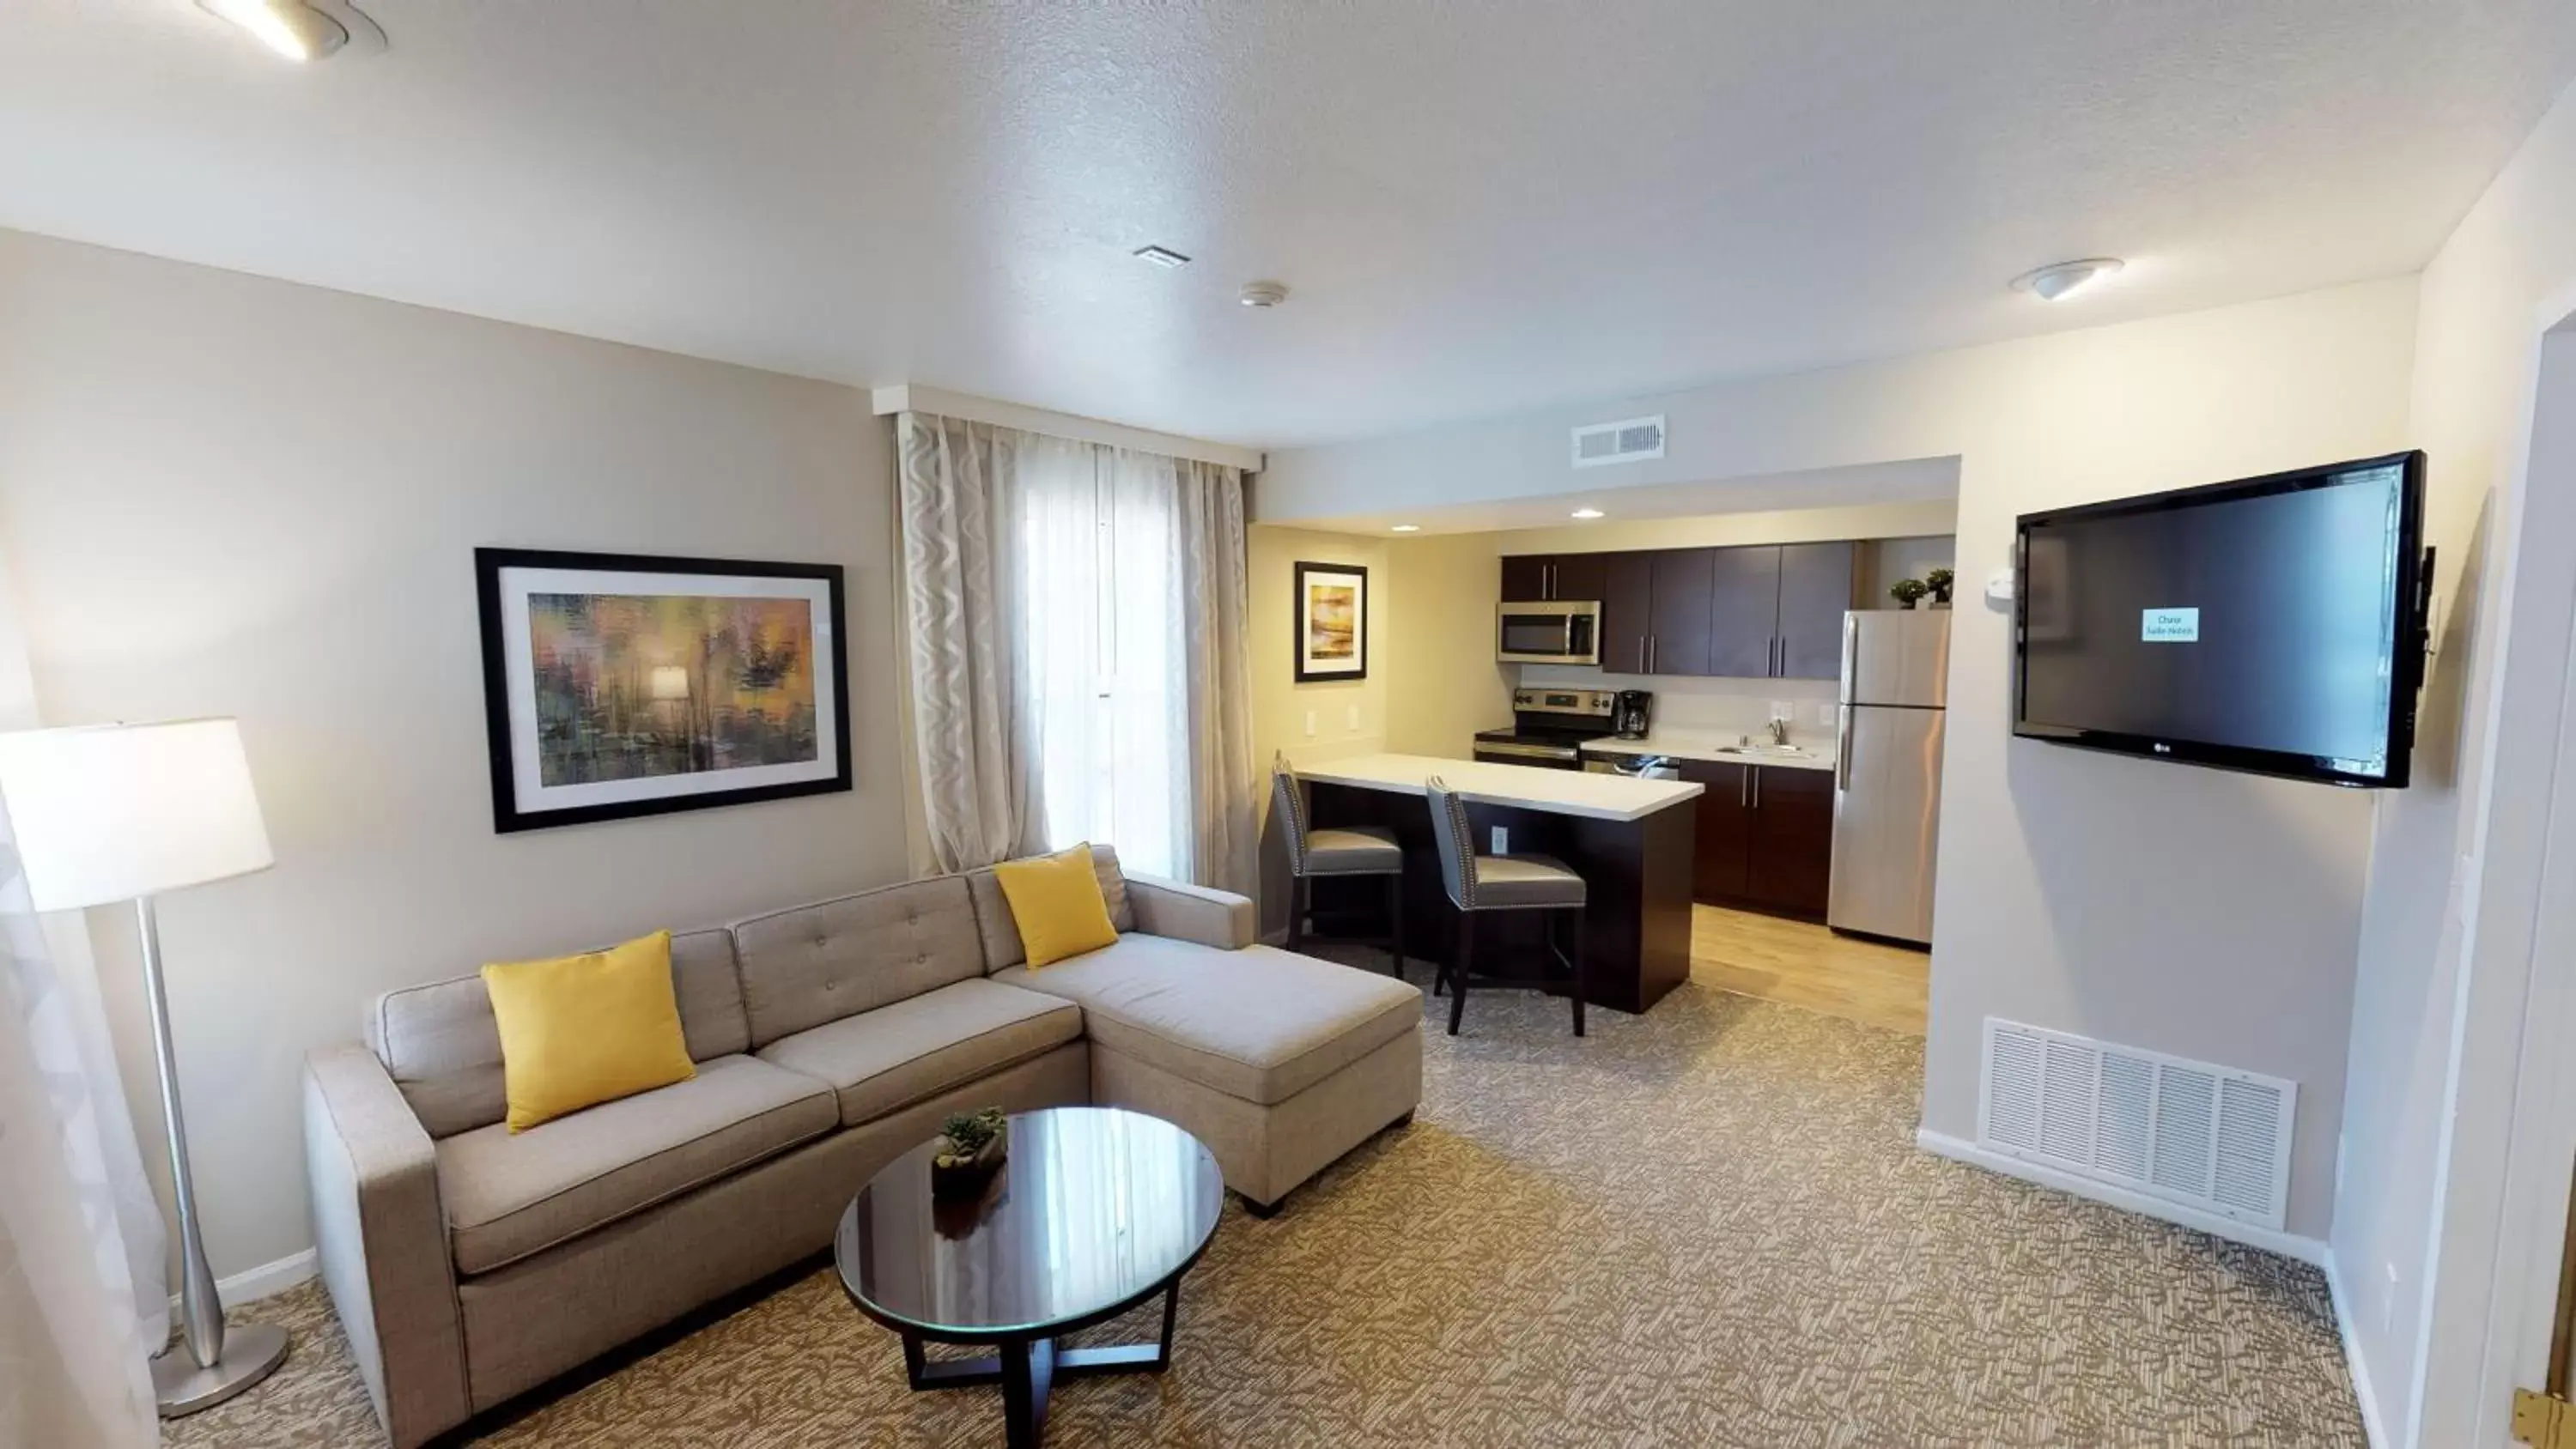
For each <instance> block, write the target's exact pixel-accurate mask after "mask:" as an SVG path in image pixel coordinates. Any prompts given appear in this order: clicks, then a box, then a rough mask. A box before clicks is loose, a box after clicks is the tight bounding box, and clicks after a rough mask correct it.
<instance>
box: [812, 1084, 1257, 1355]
mask: <svg viewBox="0 0 2576 1449" xmlns="http://www.w3.org/2000/svg"><path fill="white" fill-rule="evenodd" d="M938 1147H939V1140H938V1139H937V1138H933V1139H932V1140H931V1141H929V1142H925V1143H923V1144H922V1145H921V1146H919V1147H916V1148H914V1149H913V1150H912V1151H910V1152H907V1153H905V1154H904V1155H903V1156H901V1157H898V1158H896V1159H895V1160H894V1161H893V1162H891V1163H889V1164H887V1165H886V1167H885V1169H884V1170H883V1171H881V1172H879V1173H878V1174H877V1175H876V1176H875V1177H873V1178H871V1179H869V1180H868V1185H867V1186H866V1187H863V1188H861V1189H859V1195H858V1197H857V1198H856V1199H855V1200H853V1201H852V1202H851V1204H850V1207H849V1210H848V1211H847V1212H845V1213H843V1214H842V1215H841V1228H840V1232H839V1233H838V1234H837V1235H836V1236H835V1238H834V1239H833V1244H832V1259H833V1263H834V1265H835V1266H836V1267H837V1268H839V1270H840V1274H841V1283H842V1286H843V1287H845V1288H847V1289H848V1290H849V1293H850V1296H851V1298H853V1299H854V1300H856V1301H857V1302H858V1304H859V1306H860V1307H862V1308H865V1309H867V1310H868V1311H869V1312H870V1313H872V1314H874V1315H876V1316H877V1317H878V1318H880V1319H884V1320H887V1321H888V1322H890V1323H892V1324H894V1325H895V1326H896V1327H899V1328H909V1329H913V1330H917V1331H920V1332H922V1333H925V1334H928V1335H930V1336H934V1337H954V1338H957V1339H959V1340H961V1341H965V1342H980V1341H983V1340H984V1339H989V1338H994V1337H1013V1336H1017V1335H1021V1334H1043V1333H1045V1332H1046V1331H1047V1330H1049V1329H1052V1328H1062V1327H1071V1326H1078V1325H1079V1324H1080V1323H1081V1322H1082V1321H1083V1320H1085V1319H1086V1318H1088V1317H1090V1316H1091V1315H1094V1314H1098V1313H1101V1312H1102V1311H1104V1310H1106V1309H1109V1308H1113V1307H1116V1306H1118V1305H1120V1304H1123V1303H1127V1302H1129V1301H1131V1300H1135V1299H1139V1298H1141V1297H1143V1296H1144V1295H1146V1294H1149V1293H1151V1292H1152V1291H1153V1290H1155V1289H1156V1288H1159V1287H1161V1286H1163V1285H1164V1284H1165V1283H1167V1282H1169V1281H1170V1280H1171V1279H1173V1278H1174V1277H1176V1276H1177V1275H1178V1274H1179V1273H1180V1272H1181V1270H1182V1269H1184V1268H1186V1267H1188V1266H1189V1264H1190V1263H1191V1262H1192V1261H1194V1260H1195V1259H1196V1258H1197V1257H1198V1253H1199V1250H1200V1249H1202V1248H1204V1247H1206V1246H1207V1241H1208V1238H1209V1236H1210V1235H1211V1234H1213V1233H1214V1232H1215V1231H1216V1222H1217V1217H1218V1215H1219V1214H1220V1213H1221V1212H1222V1211H1223V1209H1224V1206H1225V1177H1224V1174H1223V1173H1221V1172H1219V1171H1218V1170H1217V1165H1216V1159H1215V1158H1214V1157H1212V1156H1210V1155H1209V1153H1208V1150H1207V1148H1206V1147H1204V1146H1202V1145H1201V1144H1200V1142H1199V1140H1198V1139H1197V1138H1195V1137H1192V1136H1191V1135H1190V1134H1189V1133H1187V1132H1185V1131H1183V1130H1181V1129H1180V1128H1179V1127H1177V1126H1175V1125H1173V1124H1172V1123H1169V1122H1166V1121H1164V1120H1162V1119H1161V1118H1159V1117H1148V1116H1146V1115H1144V1114H1143V1113H1141V1112H1128V1111H1124V1110H1121V1109H1119V1108H1116V1107H1053V1108H1049V1109H1047V1110H1045V1111H1040V1112H1021V1113H1016V1114H1014V1115H1013V1116H1012V1118H1011V1136H1010V1151H1009V1155H1008V1157H1007V1159H1006V1160H1005V1161H1004V1163H1003V1165H1002V1167H1001V1169H1000V1170H999V1171H998V1172H996V1173H995V1174H994V1181H993V1182H992V1183H991V1184H989V1185H988V1186H987V1187H986V1188H985V1190H984V1191H983V1192H982V1193H981V1194H979V1195H971V1196H969V1197H967V1198H965V1199H964V1200H962V1201H960V1200H945V1201H934V1200H933V1199H932V1197H931V1193H930V1159H931V1158H932V1157H933V1156H934V1155H936V1154H937V1152H938ZM979 1335H980V1337H979Z"/></svg>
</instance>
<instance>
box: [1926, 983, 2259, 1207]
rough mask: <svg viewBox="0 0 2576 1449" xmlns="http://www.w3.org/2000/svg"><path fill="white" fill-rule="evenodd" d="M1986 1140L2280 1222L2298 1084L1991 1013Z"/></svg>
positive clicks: (1980, 1125) (2048, 1161)
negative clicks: (2052, 1028) (2015, 1020)
mask: <svg viewBox="0 0 2576 1449" xmlns="http://www.w3.org/2000/svg"><path fill="white" fill-rule="evenodd" d="M1983 1087H1984V1090H1983V1091H1982V1092H1981V1093H1980V1095H1979V1102H1978V1108H1977V1141H1978V1143H1979V1145H1981V1146H1983V1147H1987V1148H1990V1149H1992V1150H1993V1151H1996V1152H2000V1153H2003V1154H2005V1155H2006V1156H2010V1157H2019V1158H2024V1159H2027V1160H2029V1161H2031V1162H2035V1163H2040V1164H2043V1165H2045V1166H2049V1167H2054V1168H2057V1169H2059V1170H2060V1171H2064V1172H2072V1173H2076V1174H2078V1175H2080V1176H2084V1177H2089V1178H2094V1179H2096V1180H2098V1181H2101V1182H2106V1183H2110V1184H2112V1185H2114V1186H2117V1187H2124V1188H2128V1189H2131V1190H2133V1191H2137V1192H2142V1193H2148V1194H2151V1195H2153V1196H2156V1197H2160V1198H2166V1199H2168V1200H2171V1201H2174V1202H2179V1203H2188V1204H2189V1205H2191V1206H2193V1207H2196V1208H2200V1209H2202V1210H2204V1211H2206V1212H2212V1213H2216V1214H2218V1215H2220V1216H2222V1217H2227V1218H2232V1219H2235V1220H2237V1221H2240V1222H2248V1223H2259V1224H2261V1225H2263V1226H2265V1227H2269V1228H2279V1227H2281V1226H2282V1217H2283V1214H2284V1213H2285V1212H2286V1211H2287V1209H2288V1206H2289V1194H2290V1124H2291V1122H2292V1121H2293V1120H2294V1119H2295V1117H2296V1115H2297V1111H2298V1100H2299V1088H2298V1084H2297V1083H2295V1082H2287V1081H2283V1080H2282V1079H2280V1078H2278V1077H2266V1076H2262V1075H2260V1074H2258V1073H2254V1072H2243V1071H2238V1070H2236V1069H2234V1068H2232V1067H2219V1066H2212V1065H2210V1064H2209V1063H2207V1062H2195V1061H2189V1060H2186V1059H2185V1058H2182V1057H2170V1056H2165V1055H2163V1054H2162V1053H2159V1052H2150V1051H2140V1050H2138V1049H2136V1048H2134V1047H2124V1046H2114V1045H2112V1044H2110V1043H2107V1042H2099V1041H2094V1040H2091V1039H2089V1038H2086V1037H2080V1036H2073V1035H2070V1034H2068V1033H2066V1032H2061V1031H2047V1030H2043V1029H2042V1028H2039V1027H2035V1026H2023V1025H2021V1024H2020V1023H2018V1022H2010V1021H2004V1020H2001V1019H1999V1018H1996V1017H1991V1016H1990V1017H1988V1018H1986V1040H1985V1071H1984V1084H1983Z"/></svg>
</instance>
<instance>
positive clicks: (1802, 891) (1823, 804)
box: [1744, 765, 1834, 919]
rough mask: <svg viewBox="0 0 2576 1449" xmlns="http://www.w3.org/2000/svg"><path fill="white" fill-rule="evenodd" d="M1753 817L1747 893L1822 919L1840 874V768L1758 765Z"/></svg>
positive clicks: (1776, 907) (1766, 904) (1770, 906)
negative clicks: (1836, 774)
mask: <svg viewBox="0 0 2576 1449" xmlns="http://www.w3.org/2000/svg"><path fill="white" fill-rule="evenodd" d="M1752 817H1753V818H1752V845H1751V848H1750V849H1749V850H1748V851H1747V852H1746V854H1747V862H1746V868H1745V874H1744V897H1745V899H1746V900H1748V901H1751V902H1752V903H1753V904H1755V905H1757V906H1760V907H1762V908H1764V909H1765V910H1773V911H1778V912H1781V913H1782V914H1784V915H1792V916H1811V917H1815V918H1817V919H1822V918H1823V916H1824V914H1825V906H1826V904H1827V902H1828V900H1829V899H1830V896H1831V888H1832V885H1833V875H1834V772H1833V771H1831V770H1807V769H1797V768H1786V767H1781V766H1776V765H1775V766H1769V767H1763V768H1757V769H1755V770H1754V771H1753V809H1752Z"/></svg>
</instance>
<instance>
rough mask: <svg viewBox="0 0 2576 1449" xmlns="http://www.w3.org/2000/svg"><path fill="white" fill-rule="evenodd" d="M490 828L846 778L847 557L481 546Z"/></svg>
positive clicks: (812, 787)
mask: <svg viewBox="0 0 2576 1449" xmlns="http://www.w3.org/2000/svg"><path fill="white" fill-rule="evenodd" d="M474 575H475V591H476V595H477V599H478V602H479V604H480V606H481V609H482V616H483V715H484V724H485V729H486V731H487V733H488V734H489V736H490V741H491V752H492V825H493V828H494V829H496V830H500V831H503V832H509V831H515V830H536V829H541V828H543V827H546V826H550V825H579V824H584V823H586V822H589V821H595V820H621V819H625V818H627V817H629V816H635V815H657V814H661V813H664V812H666V811H672V810H703V809H707V808H709V807H712V806H717V805H741V804H747V803H750V802H752V801H755V800H778V799H783V798H785V797H787V796H790V795H817V794H822V793H825V792H827V791H833V790H847V789H849V788H850V719H849V709H848V702H847V701H848V689H849V661H848V658H847V655H846V654H845V652H844V650H843V645H842V638H843V635H842V600H841V568H840V565H838V564H786V563H744V562H740V561H737V560H730V559H704V558H662V557H657V556H653V555H645V554H613V553H561V552H555V551H551V550H542V549H517V548H478V549H476V550H475V551H474Z"/></svg>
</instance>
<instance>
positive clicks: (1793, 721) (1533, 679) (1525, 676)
mask: <svg viewBox="0 0 2576 1449" xmlns="http://www.w3.org/2000/svg"><path fill="white" fill-rule="evenodd" d="M1517 667H1518V668H1519V670H1520V672H1521V677H1520V682H1521V683H1522V684H1523V685H1529V686H1536V685H1565V686H1569V687H1571V688H1576V689H1643V690H1649V691H1651V692H1652V693H1653V694H1654V696H1655V711H1654V727H1655V728H1656V729H1684V730H1710V731H1714V732H1717V733H1720V734H1738V735H1758V734H1760V733H1761V732H1762V726H1763V723H1764V721H1766V720H1768V719H1770V718H1771V707H1772V705H1773V704H1775V703H1778V704H1785V705H1787V706H1789V718H1790V725H1789V738H1790V739H1791V740H1792V741H1816V740H1830V739H1832V738H1833V733H1834V700H1835V695H1836V686H1835V682H1834V681H1833V680H1830V679H1695V678H1689V677H1685V676H1681V675H1664V674H1657V675H1641V674H1605V673H1603V672H1602V671H1601V670H1598V669H1585V668H1582V667H1580V666H1578V665H1571V664H1523V665H1519V666H1517Z"/></svg>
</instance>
